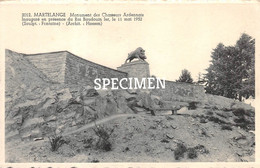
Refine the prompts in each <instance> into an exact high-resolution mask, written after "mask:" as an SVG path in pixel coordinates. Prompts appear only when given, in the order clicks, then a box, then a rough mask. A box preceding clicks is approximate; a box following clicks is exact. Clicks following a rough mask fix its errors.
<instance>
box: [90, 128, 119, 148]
mask: <svg viewBox="0 0 260 168" xmlns="http://www.w3.org/2000/svg"><path fill="white" fill-rule="evenodd" d="M93 131H94V132H95V134H96V136H98V141H97V143H96V148H97V149H101V150H104V151H111V150H112V143H111V142H110V136H111V134H112V133H113V132H114V128H113V129H109V128H106V127H104V126H97V125H96V124H95V128H93Z"/></svg>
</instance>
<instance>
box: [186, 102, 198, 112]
mask: <svg viewBox="0 0 260 168" xmlns="http://www.w3.org/2000/svg"><path fill="white" fill-rule="evenodd" d="M197 104H198V102H189V106H188V109H189V110H195V109H196V108H197Z"/></svg>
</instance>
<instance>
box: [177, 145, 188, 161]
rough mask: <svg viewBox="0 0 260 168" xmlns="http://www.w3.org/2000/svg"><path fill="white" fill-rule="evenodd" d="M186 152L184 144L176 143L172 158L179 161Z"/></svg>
mask: <svg viewBox="0 0 260 168" xmlns="http://www.w3.org/2000/svg"><path fill="white" fill-rule="evenodd" d="M186 151H187V148H186V146H185V145H184V144H182V143H178V144H177V148H176V149H175V150H174V158H175V160H179V159H180V158H183V157H184V153H185V152H186Z"/></svg>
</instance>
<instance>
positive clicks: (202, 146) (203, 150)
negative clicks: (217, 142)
mask: <svg viewBox="0 0 260 168" xmlns="http://www.w3.org/2000/svg"><path fill="white" fill-rule="evenodd" d="M194 149H196V151H198V152H200V153H201V154H204V153H205V154H208V153H209V150H208V149H206V148H205V146H204V145H200V144H199V145H197V146H195V147H194Z"/></svg>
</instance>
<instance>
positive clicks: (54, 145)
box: [49, 135, 65, 152]
mask: <svg viewBox="0 0 260 168" xmlns="http://www.w3.org/2000/svg"><path fill="white" fill-rule="evenodd" d="M49 142H50V144H51V151H53V152H54V151H57V150H58V149H59V147H61V145H63V144H64V143H65V140H63V139H62V136H56V135H54V136H52V137H49Z"/></svg>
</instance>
